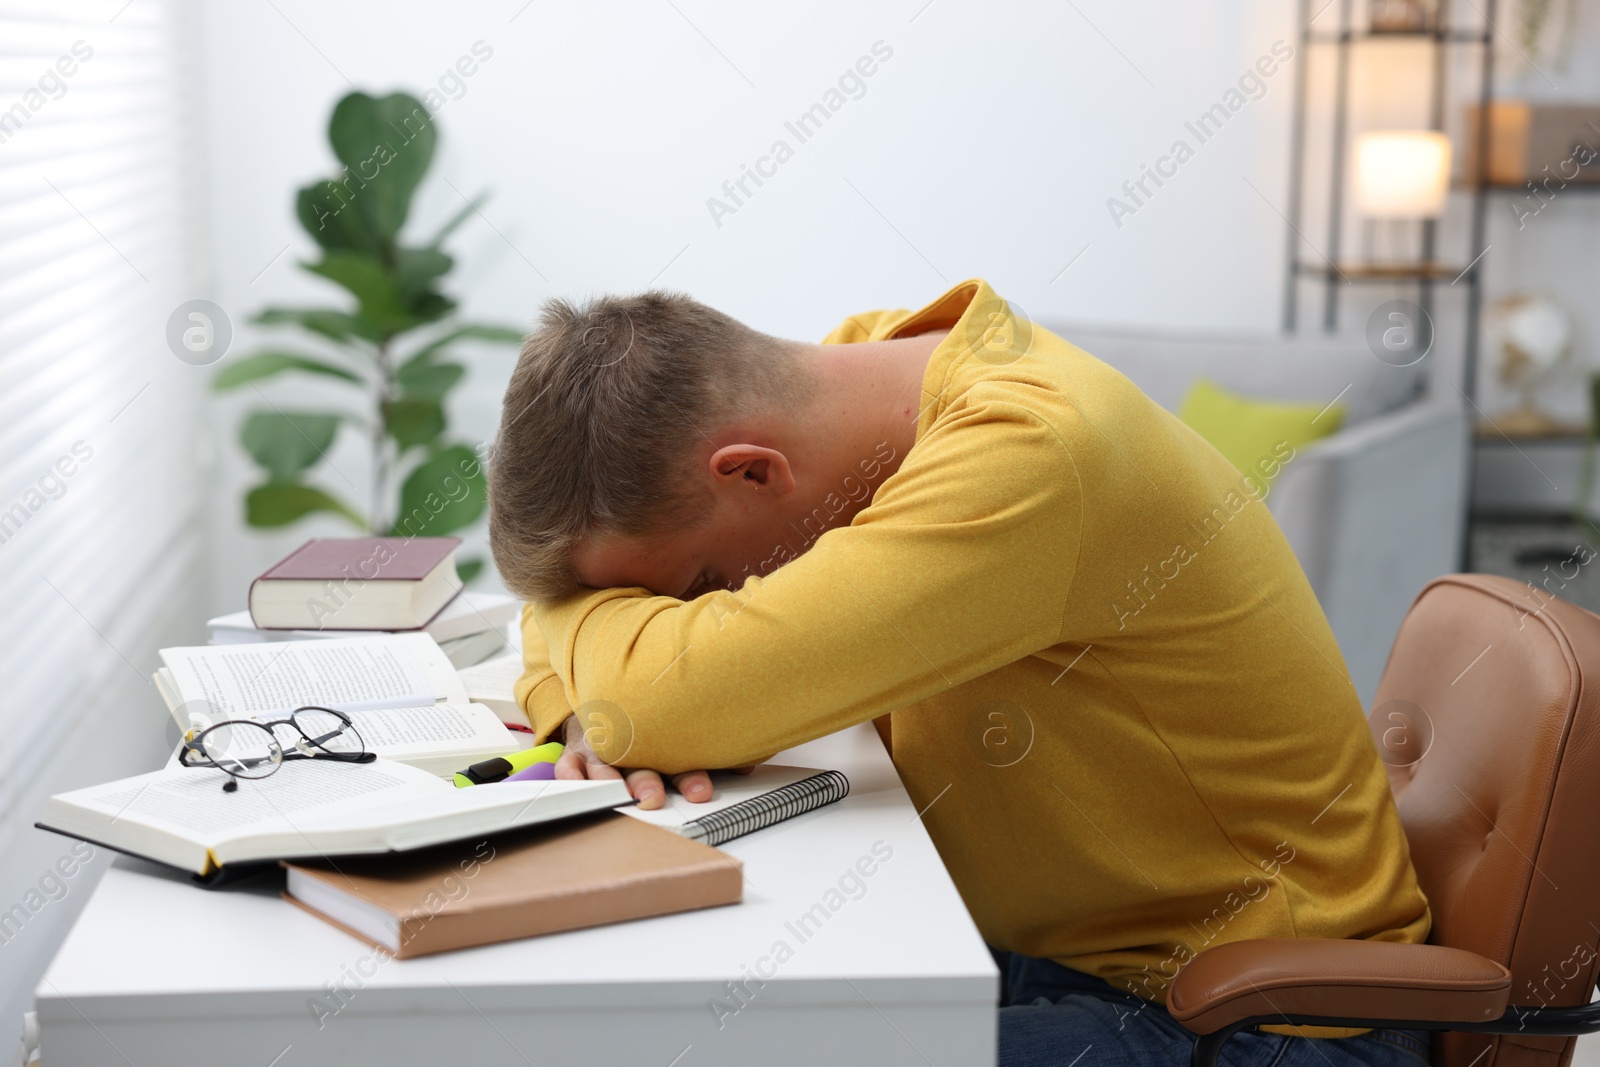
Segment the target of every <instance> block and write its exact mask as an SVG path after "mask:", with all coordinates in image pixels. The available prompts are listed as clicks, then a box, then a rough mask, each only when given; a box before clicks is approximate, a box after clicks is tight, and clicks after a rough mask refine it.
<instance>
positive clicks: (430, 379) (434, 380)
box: [395, 360, 467, 398]
mask: <svg viewBox="0 0 1600 1067" xmlns="http://www.w3.org/2000/svg"><path fill="white" fill-rule="evenodd" d="M466 373H467V368H466V367H463V366H462V365H461V364H459V363H418V362H416V361H415V360H408V361H407V362H406V363H405V364H404V365H402V366H401V368H400V369H399V370H398V371H397V372H396V373H395V379H396V380H397V381H398V382H399V383H400V388H401V389H402V390H403V391H404V392H405V393H406V395H407V396H413V395H417V396H428V397H434V398H441V397H443V396H444V395H445V394H446V393H448V392H449V391H450V390H452V389H454V388H455V387H456V383H457V382H459V381H461V379H462V377H463V376H464V375H465V374H466Z"/></svg>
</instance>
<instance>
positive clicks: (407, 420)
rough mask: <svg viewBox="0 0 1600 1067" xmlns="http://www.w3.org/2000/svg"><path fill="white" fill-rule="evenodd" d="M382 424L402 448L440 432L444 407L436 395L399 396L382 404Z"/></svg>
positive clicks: (418, 443)
mask: <svg viewBox="0 0 1600 1067" xmlns="http://www.w3.org/2000/svg"><path fill="white" fill-rule="evenodd" d="M383 425H384V428H385V429H387V430H388V431H389V436H391V437H393V438H394V439H395V440H396V441H398V442H399V443H400V448H401V450H402V451H404V450H405V449H407V448H412V447H414V446H416V445H425V444H428V443H429V442H431V441H433V440H434V438H436V437H438V436H439V435H440V434H442V433H444V408H443V407H442V406H440V404H439V401H438V398H436V397H429V396H402V397H401V398H400V399H398V400H390V401H387V402H386V403H385V404H384V405H383Z"/></svg>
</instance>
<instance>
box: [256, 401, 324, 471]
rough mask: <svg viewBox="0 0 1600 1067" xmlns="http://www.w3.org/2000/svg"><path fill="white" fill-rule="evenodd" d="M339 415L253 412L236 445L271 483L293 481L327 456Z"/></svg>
mask: <svg viewBox="0 0 1600 1067" xmlns="http://www.w3.org/2000/svg"><path fill="white" fill-rule="evenodd" d="M338 432H339V416H337V415H323V414H316V413H313V412H282V411H252V412H251V413H250V415H249V417H248V418H246V419H245V420H244V425H243V426H242V427H240V430H239V443H240V444H242V445H244V450H245V451H246V452H248V453H250V458H252V459H254V460H255V461H256V463H258V464H259V465H260V466H261V467H262V469H264V470H265V471H266V472H267V477H268V478H270V479H271V480H272V481H274V482H288V481H292V480H293V479H294V477H295V476H296V475H298V474H299V473H300V472H301V471H303V470H305V469H306V468H308V467H310V466H312V465H313V464H315V463H316V462H317V461H318V460H319V459H322V458H323V456H324V454H326V453H327V451H328V447H329V446H330V445H332V444H333V438H334V435H335V434H336V433H338Z"/></svg>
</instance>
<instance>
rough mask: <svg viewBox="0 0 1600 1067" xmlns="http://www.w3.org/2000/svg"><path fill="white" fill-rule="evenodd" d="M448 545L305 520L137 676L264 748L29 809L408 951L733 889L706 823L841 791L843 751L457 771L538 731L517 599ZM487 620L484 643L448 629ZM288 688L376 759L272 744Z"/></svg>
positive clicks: (531, 932)
mask: <svg viewBox="0 0 1600 1067" xmlns="http://www.w3.org/2000/svg"><path fill="white" fill-rule="evenodd" d="M456 544H457V542H456V541H455V539H454V538H435V539H413V540H409V541H402V540H400V539H397V538H392V539H391V538H359V539H341V540H320V541H310V542H307V544H305V545H304V546H302V547H301V548H300V549H298V550H296V551H295V553H293V554H292V555H290V556H289V557H288V558H287V559H285V560H283V561H282V562H281V563H279V564H277V565H276V566H274V567H273V568H272V569H270V570H269V571H267V572H266V573H265V574H263V575H262V576H261V577H260V578H258V579H257V580H256V581H255V582H254V583H252V585H251V589H250V610H249V611H246V612H239V613H238V614H236V615H227V616H223V617H221V618H218V619H213V620H211V641H212V643H211V644H209V645H203V646H199V647H192V648H164V649H162V650H161V652H160V656H161V667H160V668H159V669H158V670H157V671H156V672H155V677H154V681H155V684H156V688H157V690H158V691H159V692H160V693H161V696H162V698H163V699H164V700H165V701H166V704H167V707H168V710H169V711H171V713H172V716H173V719H174V720H175V721H176V723H177V725H178V727H179V729H180V731H181V732H182V733H183V735H184V736H185V737H186V738H199V737H202V736H207V737H212V738H213V740H215V741H216V743H217V744H220V745H221V747H222V750H224V751H225V752H226V753H231V754H233V755H234V756H239V755H243V756H249V755H251V754H252V753H255V754H257V755H261V756H263V757H264V758H261V759H257V760H255V761H253V762H250V763H248V764H239V765H236V767H235V769H234V770H230V769H229V764H228V762H227V761H226V760H224V761H222V762H220V763H218V762H215V761H213V763H212V764H211V765H204V764H202V765H200V766H186V765H185V761H184V760H182V759H179V758H178V754H177V753H174V756H173V759H172V760H170V761H169V763H168V765H167V766H166V767H165V768H163V769H161V770H158V771H153V772H151V773H149V774H142V775H138V776H135V777H133V778H125V779H122V780H121V781H116V782H108V783H105V784H103V785H99V786H93V787H90V788H87V789H78V790H74V791H72V792H69V793H62V794H58V795H56V796H53V797H51V798H50V799H49V802H48V803H47V805H46V809H45V812H44V818H43V819H42V820H41V821H40V822H39V823H37V824H36V825H38V826H39V827H40V828H42V829H47V830H53V831H55V832H57V833H61V834H65V835H67V836H70V837H77V838H82V839H84V840H87V841H92V842H95V843H97V844H100V845H104V846H106V847H109V848H112V849H115V850H117V851H121V852H127V853H130V854H133V855H136V856H142V857H144V858H146V859H150V860H153V861H155V862H158V863H162V864H166V865H168V866H171V867H175V868H177V869H179V870H182V871H186V872H188V873H189V874H190V875H191V876H192V877H193V878H194V879H195V880H196V881H197V882H199V883H200V884H202V885H207V886H216V885H221V884H225V883H227V882H229V881H232V880H233V879H234V878H235V877H239V876H244V875H248V874H251V873H257V872H261V871H263V870H274V869H277V867H278V866H279V865H280V864H281V865H282V866H283V867H286V868H287V874H286V875H285V876H284V878H285V882H284V884H285V894H284V895H285V896H286V897H287V898H288V899H289V900H290V901H291V902H292V903H294V904H296V905H298V906H299V907H301V908H303V909H305V910H306V911H309V912H311V913H312V914H314V915H316V916H318V917H319V918H322V919H324V920H326V921H328V922H329V923H331V924H332V925H333V926H336V927H338V928H339V929H341V930H343V931H345V932H346V933H349V934H353V935H354V936H356V937H358V938H360V939H362V940H364V941H367V942H368V943H370V944H374V945H377V946H379V947H381V948H382V949H383V950H384V951H386V952H388V953H391V954H393V955H395V956H397V957H402V958H403V957H407V956H420V955H427V954H430V953H435V952H443V951H447V950H450V949H458V948H465V947H468V946H473V945H483V944H489V943H492V942H496V941H505V940H509V939H512V938H519V937H530V936H535V935H539V934H546V933H554V932H556V931H559V930H572V929H578V928H582V927H586V926H594V925H598V924H600V923H609V922H621V921H624V920H630V919H641V918H646V917H651V916H658V915H667V914H671V913H674V912H682V911H689V910H692V909H697V908H707V907H714V906H719V905H725V904H736V903H738V902H739V901H740V900H741V899H742V896H743V875H742V872H741V867H740V864H739V861H738V860H737V859H735V858H733V857H731V856H728V855H725V854H723V853H721V852H718V851H717V849H716V848H715V847H714V846H716V845H720V844H721V843H723V842H725V841H728V840H731V839H733V838H736V837H739V836H742V835H743V834H747V833H750V832H752V831H755V830H759V829H762V828H764V827H768V826H773V825H776V824H778V823H780V822H783V821H785V820H787V819H790V818H793V817H795V816H797V815H800V814H802V813H805V812H809V811H812V810H815V809H817V808H820V807H823V806H825V805H827V804H831V803H834V802H836V801H838V800H840V799H842V798H843V797H844V796H845V795H846V794H847V793H848V792H849V788H850V787H849V783H848V782H847V781H846V780H845V779H844V776H843V775H840V774H838V773H837V772H832V771H817V770H812V769H808V768H801V767H777V766H772V765H767V766H764V767H760V768H757V769H756V770H755V772H754V773H751V774H748V775H746V776H743V777H740V776H734V777H728V776H726V775H723V774H719V775H718V780H717V783H716V790H717V795H716V798H715V799H714V800H713V801H711V802H710V803H707V804H696V805H689V806H687V807H685V806H683V805H679V804H673V805H671V806H669V807H668V808H666V809H663V810H660V811H652V812H642V811H639V810H638V809H637V808H636V807H635V806H633V800H632V798H631V797H630V796H629V791H628V787H627V786H626V785H625V784H624V782H623V781H622V780H621V779H611V780H605V779H601V780H587V781H568V780H561V781H558V780H546V781H517V780H515V779H514V778H513V779H508V780H507V781H503V782H495V783H492V784H482V785H475V786H473V787H472V788H457V784H459V780H460V776H459V775H456V774H455V773H454V772H457V771H460V770H461V769H462V768H464V767H468V766H470V765H471V764H473V763H476V762H478V761H482V760H486V759H494V758H496V757H506V756H508V755H510V754H513V753H516V752H518V751H519V750H521V749H522V748H524V747H526V746H527V744H528V743H529V742H530V741H531V740H532V739H531V738H529V737H527V735H526V734H525V733H524V734H522V735H520V736H519V734H518V733H517V732H516V731H517V730H524V731H525V730H526V729H527V717H526V714H525V713H524V712H523V710H522V708H521V707H519V706H518V705H517V703H516V701H515V700H514V699H513V698H512V695H511V691H512V686H513V685H514V684H515V683H516V680H517V678H518V676H519V675H520V674H521V672H522V662H521V660H522V657H521V653H520V651H519V650H517V649H515V648H511V647H509V646H510V645H511V644H512V642H511V641H510V640H509V637H510V634H509V633H508V630H509V628H510V624H511V622H512V621H513V620H514V619H515V617H516V615H517V611H518V605H517V603H516V602H515V601H513V600H511V599H510V598H507V597H495V596H489V595H486V594H468V593H464V592H462V591H461V582H460V580H459V579H458V578H457V577H456V573H455V546H456ZM485 634H494V635H495V636H496V637H497V639H498V640H497V643H496V644H495V645H494V647H489V642H488V641H487V640H485V641H484V649H485V651H484V652H483V654H482V655H479V654H478V653H477V652H473V653H471V654H470V655H469V653H467V652H465V651H463V650H464V649H466V648H467V646H466V645H465V644H462V643H461V642H466V641H469V640H471V639H473V638H474V637H478V636H480V635H485ZM452 645H454V651H455V654H454V655H452V654H450V652H451V646H452ZM496 650H498V651H499V654H498V655H496V654H494V653H495V652H496ZM458 657H459V658H458ZM486 657H487V658H486ZM464 659H470V660H471V662H470V664H463V662H462V660H464ZM479 660H482V662H479ZM304 705H316V706H321V707H324V708H333V709H338V711H339V713H340V714H341V715H343V716H344V717H345V718H346V720H347V722H348V724H349V729H348V732H349V734H350V735H351V736H345V735H340V736H339V737H338V738H334V736H333V735H331V734H330V735H325V737H324V738H323V739H322V740H324V741H326V748H327V751H332V752H345V753H346V754H348V755H355V754H357V753H370V757H371V758H370V761H368V762H354V761H339V760H330V759H319V758H294V757H297V756H304V755H306V754H307V751H308V750H299V751H294V752H290V753H289V754H288V755H287V756H285V755H283V754H282V753H279V754H278V756H276V757H275V756H274V755H273V753H274V751H275V750H276V749H277V748H286V747H287V746H288V743H289V742H290V741H292V740H293V738H292V737H291V736H290V734H291V733H292V730H293V729H294V728H295V726H294V723H293V722H292V721H290V722H285V721H284V720H285V718H286V717H287V716H292V715H294V714H295V709H297V708H299V707H301V706H304ZM238 723H255V724H258V725H260V726H263V727H265V728H266V729H267V730H273V731H276V732H275V733H274V734H273V735H272V736H271V737H266V738H265V740H263V737H264V733H263V732H262V731H258V730H256V729H255V728H247V729H238V727H236V726H235V725H234V724H238ZM208 730H209V731H210V733H209V734H207V731H208ZM236 730H237V736H235V734H234V731H236ZM218 731H221V733H220V734H219V733H218ZM252 735H253V736H254V737H255V740H254V741H250V740H248V739H247V738H248V737H249V736H252ZM218 738H220V740H217V739H218ZM274 741H275V742H276V743H274ZM193 743H194V744H195V745H200V746H204V745H206V744H207V742H205V741H203V740H197V741H194V742H193ZM252 744H253V745H255V746H256V748H255V749H250V748H249V747H248V746H250V745H252ZM236 748H237V749H238V751H237V752H236V751H235V749H236ZM180 751H183V749H180ZM196 751H200V749H196ZM324 754H326V753H324ZM244 766H248V768H249V772H248V773H246V772H245V771H244V770H241V769H238V768H240V767H244ZM453 778H454V779H456V781H455V782H452V779H453ZM613 809H616V810H613ZM650 824H654V825H650ZM329 857H339V858H338V860H337V861H335V860H333V859H330V858H329ZM451 879H460V880H465V879H473V882H472V885H471V896H470V899H468V898H467V897H466V896H465V895H455V894H452V895H450V896H449V899H448V901H446V900H443V899H442V898H441V897H440V895H439V893H438V892H437V891H436V887H437V886H439V885H440V884H445V885H449V884H453V883H452V882H451V881H450V880H451Z"/></svg>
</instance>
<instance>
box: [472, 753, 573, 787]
mask: <svg viewBox="0 0 1600 1067" xmlns="http://www.w3.org/2000/svg"><path fill="white" fill-rule="evenodd" d="M562 750H563V746H562V744H561V742H559V741H546V742H545V743H544V744H542V745H539V746H537V747H535V748H525V749H523V750H522V751H521V752H513V753H511V754H510V755H509V756H496V757H495V758H494V759H486V760H484V761H483V762H482V763H474V764H473V765H472V766H470V767H468V768H467V769H466V770H464V771H457V772H456V788H457V789H464V788H466V787H467V786H469V785H487V784H489V783H490V782H503V781H505V780H506V779H507V778H510V777H511V776H512V775H514V774H520V773H521V772H523V771H526V770H528V769H529V768H530V767H533V766H534V765H535V764H539V763H551V764H553V763H555V761H556V760H558V759H560V758H561V753H562Z"/></svg>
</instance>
